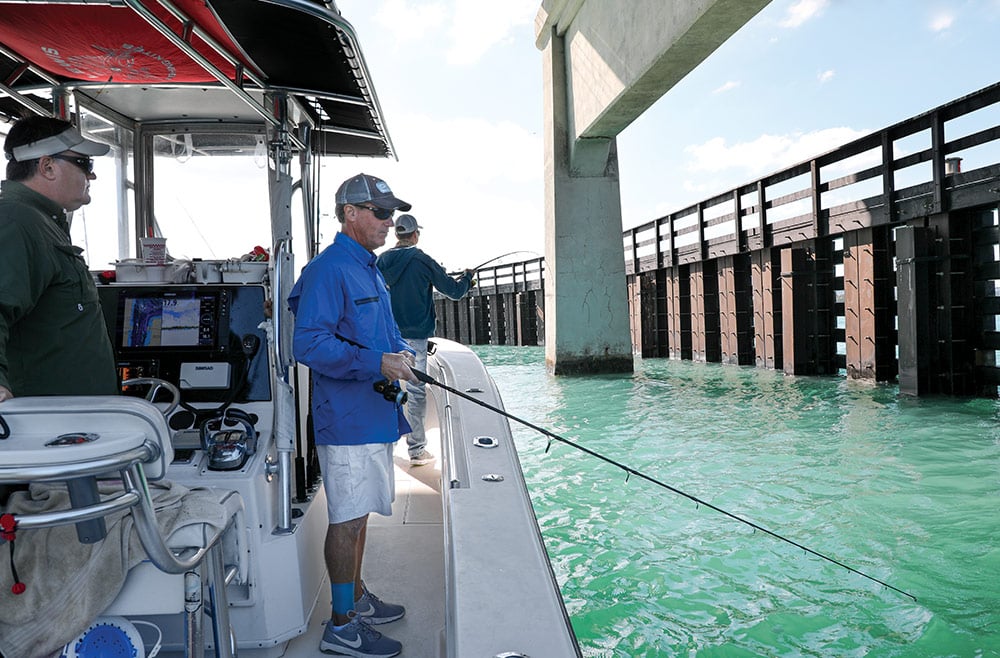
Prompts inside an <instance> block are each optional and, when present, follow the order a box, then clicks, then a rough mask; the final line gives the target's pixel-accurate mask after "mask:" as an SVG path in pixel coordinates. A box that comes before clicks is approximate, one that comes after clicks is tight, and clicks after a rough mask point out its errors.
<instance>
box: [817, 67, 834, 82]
mask: <svg viewBox="0 0 1000 658" xmlns="http://www.w3.org/2000/svg"><path fill="white" fill-rule="evenodd" d="M834 75H835V73H834V71H833V69H828V70H826V71H823V72H822V73H820V74H819V75H818V76H817V78H819V81H820V82H829V81H830V80H833V76H834Z"/></svg>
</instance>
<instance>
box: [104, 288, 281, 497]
mask: <svg viewBox="0 0 1000 658" xmlns="http://www.w3.org/2000/svg"><path fill="white" fill-rule="evenodd" d="M98 292H99V295H100V300H101V306H102V309H103V311H104V317H105V323H106V325H107V328H108V335H109V338H110V340H111V344H112V345H113V347H114V353H115V362H116V366H117V369H118V374H119V377H120V379H121V381H122V382H123V389H124V393H126V394H129V395H137V396H138V395H143V396H145V395H148V394H149V393H150V391H149V390H148V389H146V388H145V387H146V386H148V383H142V384H138V385H131V384H130V382H146V381H147V380H149V379H154V380H162V381H165V382H167V383H169V384H172V385H173V386H174V387H176V389H177V390H178V391H179V400H178V404H177V406H176V408H174V409H173V410H171V411H170V412H169V415H168V418H167V422H168V425H169V427H170V429H171V443H172V444H173V448H174V466H178V467H179V466H182V465H184V466H186V467H187V468H185V469H183V471H186V472H187V473H188V476H189V477H187V478H184V479H185V480H189V479H190V475H191V473H190V470H191V467H195V470H196V471H197V472H199V473H207V472H230V471H236V472H239V471H245V470H246V469H247V468H248V465H249V463H250V461H251V460H252V458H253V457H254V455H255V454H256V452H257V451H256V447H257V446H258V445H261V446H266V445H267V443H268V439H269V436H270V432H271V428H272V424H273V423H272V421H273V418H272V416H273V405H272V390H271V386H272V383H271V376H270V367H269V365H270V364H269V362H268V361H269V359H268V350H267V349H266V346H267V334H266V329H265V327H266V326H267V325H266V320H267V308H266V306H265V301H266V299H267V291H266V289H265V287H264V286H263V285H246V284H235V285H227V284H157V285H152V284H106V285H102V286H100V287H99V288H98ZM155 401H160V398H156V400H155ZM173 475H177V473H175V474H173Z"/></svg>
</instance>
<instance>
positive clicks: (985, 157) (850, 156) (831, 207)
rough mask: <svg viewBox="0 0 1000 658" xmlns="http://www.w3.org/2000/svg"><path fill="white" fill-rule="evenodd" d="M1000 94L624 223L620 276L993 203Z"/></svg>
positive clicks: (975, 97) (997, 90) (993, 90)
mask: <svg viewBox="0 0 1000 658" xmlns="http://www.w3.org/2000/svg"><path fill="white" fill-rule="evenodd" d="M998 101H1000V83H998V84H994V85H991V86H989V87H986V88H985V89H982V90H980V91H977V92H975V93H973V94H969V95H968V96H964V97H962V98H959V99H957V100H955V101H952V102H950V103H947V104H945V105H942V106H940V107H937V108H935V109H933V110H931V111H929V112H926V113H924V114H921V115H918V116H916V117H912V118H910V119H907V120H905V121H902V122H900V123H897V124H895V125H893V126H890V127H888V128H885V129H883V130H879V131H876V132H873V133H871V134H870V135H866V136H865V137H862V138H860V139H857V140H854V141H852V142H850V143H848V144H845V145H843V146H841V147H839V148H837V149H835V150H833V151H830V152H828V153H825V154H823V155H819V156H817V157H815V158H812V159H810V160H807V161H805V162H800V163H798V164H796V165H793V166H791V167H787V168H785V169H782V170H780V171H776V172H774V173H771V174H768V175H767V176H764V177H762V178H759V179H757V180H755V181H752V182H749V183H746V184H743V185H740V186H738V187H736V188H734V189H731V190H729V191H727V192H723V193H721V194H717V195H715V196H713V197H711V198H709V199H705V200H704V201H700V202H698V203H696V204H694V205H690V206H687V207H685V208H682V209H680V210H677V211H676V212H672V213H670V214H668V215H665V216H663V217H659V218H657V219H655V220H652V221H650V222H647V223H645V224H642V225H640V226H637V227H635V228H632V229H628V230H626V231H625V232H624V233H623V247H624V255H625V270H626V274H635V273H638V272H648V271H653V270H656V269H659V268H661V267H671V266H674V265H683V264H688V263H694V262H699V261H704V260H709V259H714V258H718V257H721V256H729V255H734V254H737V253H746V252H748V251H753V250H756V249H762V248H767V247H773V246H783V245H787V244H790V243H794V242H801V241H805V240H810V239H813V238H817V237H824V236H836V235H838V234H842V233H845V232H848V231H852V230H857V229H859V228H866V227H871V226H879V225H883V224H899V223H903V222H905V221H907V219H912V218H914V217H926V216H928V215H933V214H937V213H941V212H947V211H951V210H960V209H962V208H966V207H973V206H978V205H982V204H984V203H989V202H990V201H996V200H998V199H1000V190H998V189H997V184H996V180H997V177H998V175H1000V164H996V163H997V162H1000V155H998V153H1000V117H998V110H997V106H996V104H997V102H998ZM946 193H947V194H946Z"/></svg>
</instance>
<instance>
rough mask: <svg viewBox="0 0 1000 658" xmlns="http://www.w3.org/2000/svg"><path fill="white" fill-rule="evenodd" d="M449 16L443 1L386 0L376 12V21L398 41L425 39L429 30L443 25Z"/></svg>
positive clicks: (431, 30)
mask: <svg viewBox="0 0 1000 658" xmlns="http://www.w3.org/2000/svg"><path fill="white" fill-rule="evenodd" d="M447 18H448V10H447V8H446V7H445V5H444V3H442V2H420V1H417V2H407V0H386V2H384V3H383V4H382V5H381V7H379V10H378V11H377V12H376V13H375V22H376V23H377V24H378V25H380V26H381V27H383V28H385V30H386V31H387V32H388V33H389V34H391V35H392V39H393V41H395V42H397V43H400V42H410V41H418V40H421V39H425V38H426V37H427V35H428V33H429V32H433V31H434V30H435V29H438V28H441V27H443V26H444V25H445V23H446V21H447Z"/></svg>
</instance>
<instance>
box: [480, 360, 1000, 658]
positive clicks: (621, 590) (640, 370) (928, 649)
mask: <svg viewBox="0 0 1000 658" xmlns="http://www.w3.org/2000/svg"><path fill="white" fill-rule="evenodd" d="M477 353H479V355H480V356H481V357H482V359H483V361H484V363H486V365H487V367H488V368H489V370H490V372H491V374H492V375H493V377H494V379H495V380H496V383H497V385H498V387H499V389H500V391H501V394H502V396H503V400H504V405H505V407H506V409H507V411H508V412H510V413H512V414H514V415H516V416H518V417H520V418H524V419H525V420H528V421H531V422H533V423H535V424H536V425H539V426H542V427H545V428H547V429H549V430H551V431H553V432H555V433H557V434H559V435H561V436H564V437H566V438H568V439H571V440H573V441H576V442H578V443H580V444H582V445H585V446H587V447H588V448H591V449H594V450H597V451H598V452H601V453H602V454H605V455H607V456H609V457H611V458H613V459H616V460H617V461H620V462H623V463H625V464H627V465H629V466H631V467H633V468H635V469H637V470H640V471H642V472H644V473H646V474H649V475H651V476H653V477H655V478H657V479H659V480H661V481H663V482H666V483H668V484H670V485H671V486H674V487H677V488H679V489H682V490H684V491H686V492H688V493H690V494H693V495H695V496H697V497H699V498H701V499H703V500H705V501H707V502H709V503H711V504H713V505H716V506H719V507H722V508H724V509H726V510H728V511H730V512H732V513H734V514H737V515H739V516H743V517H745V518H747V519H749V520H752V521H753V522H755V523H757V524H759V525H760V526H763V527H764V528H767V529H769V530H772V531H774V532H777V533H778V534H781V535H784V536H787V537H788V538H790V539H792V540H794V541H796V542H798V543H800V544H802V545H804V546H807V547H809V548H811V549H813V550H817V551H819V552H821V553H823V554H825V555H828V556H830V557H833V558H835V559H837V560H839V561H841V562H843V563H845V564H847V565H849V566H851V567H853V568H855V569H858V570H860V571H863V572H865V573H867V574H869V575H872V576H874V577H876V578H878V579H880V580H883V581H885V582H887V583H889V584H891V585H893V586H895V587H898V588H899V589H902V590H904V591H906V592H909V593H911V594H913V595H914V596H915V597H917V601H916V602H914V601H913V600H911V599H909V598H907V597H906V596H903V595H901V594H898V593H896V592H893V591H891V590H888V589H886V588H884V587H882V586H880V585H878V584H876V583H873V582H871V581H869V580H866V579H864V578H863V577H861V576H858V575H855V574H853V573H851V572H849V571H847V570H845V569H843V568H841V567H838V566H836V565H834V564H830V563H829V562H826V561H824V560H822V559H820V558H817V557H814V556H811V555H809V554H807V553H804V552H803V551H802V550H800V549H797V548H795V547H793V546H790V545H788V544H786V543H784V542H782V541H779V540H777V539H775V538H773V537H770V536H768V535H767V534H765V533H762V532H756V533H755V532H754V531H753V530H752V529H750V528H748V527H747V526H745V525H743V524H740V523H738V522H736V521H734V520H732V519H730V518H728V517H726V516H724V515H722V514H719V513H717V512H715V511H712V510H711V509H708V508H706V507H704V506H698V505H696V504H695V503H693V502H692V501H690V500H688V499H687V498H684V497H681V496H678V495H677V494H674V493H671V492H669V491H666V490H664V489H661V488H659V487H656V486H655V485H652V484H650V483H648V482H645V481H643V480H642V479H639V478H636V477H632V478H631V479H630V480H629V481H628V482H626V478H625V473H624V472H623V471H621V470H620V469H617V468H615V467H613V466H611V465H608V464H605V463H603V462H601V461H599V460H597V459H595V458H593V457H590V456H588V455H585V454H583V453H581V452H578V451H576V450H574V449H572V448H570V447H568V446H565V445H562V444H560V443H558V442H554V443H553V444H552V446H551V449H550V450H549V451H548V452H547V453H546V447H547V445H548V440H547V439H546V438H545V437H544V436H540V435H538V434H537V433H535V432H534V431H532V430H530V429H527V428H524V427H523V426H521V425H518V424H517V423H515V422H512V423H511V427H512V429H513V430H514V434H515V439H516V441H517V444H518V448H519V452H520V455H521V462H522V466H523V468H524V471H525V477H526V480H527V484H528V488H529V490H530V492H531V496H532V500H533V503H534V506H535V512H536V515H537V517H538V520H539V525H540V526H541V529H542V533H543V536H544V538H545V543H546V547H547V549H548V551H549V555H550V557H551V560H552V564H553V568H554V570H555V573H556V576H557V578H558V580H559V584H560V587H561V589H562V594H563V598H564V600H565V602H566V608H567V611H568V612H569V614H570V617H571V619H572V622H573V628H574V630H575V631H576V634H577V637H578V639H579V642H580V646H581V649H582V651H583V654H584V656H601V657H611V656H615V657H618V656H699V657H726V658H728V657H743V656H823V657H826V656H928V657H931V656H933V657H939V656H982V657H986V656H1000V404H998V403H997V402H996V401H992V400H971V399H947V398H935V399H913V398H907V397H901V396H899V395H898V391H897V389H896V388H895V387H890V386H872V385H867V384H863V383H859V382H851V381H846V380H844V379H840V378H809V377H788V376H785V375H783V374H781V373H775V372H771V371H763V370H757V369H754V368H737V367H733V366H721V365H715V364H700V363H691V362H684V361H669V360H661V359H650V360H644V361H643V360H637V361H636V372H635V374H634V375H631V376H605V377H592V378H585V377H558V378H557V377H551V376H548V375H547V374H546V373H545V366H544V352H543V350H542V349H541V348H508V347H484V348H477Z"/></svg>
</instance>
